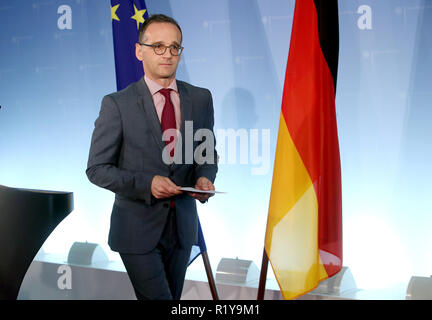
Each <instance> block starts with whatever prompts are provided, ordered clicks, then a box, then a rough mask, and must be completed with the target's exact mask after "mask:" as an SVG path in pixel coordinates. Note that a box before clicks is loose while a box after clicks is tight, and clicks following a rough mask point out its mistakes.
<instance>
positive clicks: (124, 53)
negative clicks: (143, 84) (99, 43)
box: [111, 0, 148, 90]
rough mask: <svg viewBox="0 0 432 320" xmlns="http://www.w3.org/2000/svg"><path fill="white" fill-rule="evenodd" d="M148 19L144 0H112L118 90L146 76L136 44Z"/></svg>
mask: <svg viewBox="0 0 432 320" xmlns="http://www.w3.org/2000/svg"><path fill="white" fill-rule="evenodd" d="M147 18H148V12H147V7H146V5H145V2H144V0H111V21H112V29H113V40H114V58H115V69H116V80H117V90H121V89H123V88H126V87H127V86H128V85H129V84H131V83H132V82H135V81H138V80H139V79H140V78H141V77H142V76H143V75H144V71H143V67H142V63H141V61H139V60H138V59H137V58H136V56H135V44H136V43H137V42H138V33H139V27H140V26H141V24H142V23H143V22H144V20H145V19H147Z"/></svg>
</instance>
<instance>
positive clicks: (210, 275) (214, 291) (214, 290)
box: [201, 251, 219, 300]
mask: <svg viewBox="0 0 432 320" xmlns="http://www.w3.org/2000/svg"><path fill="white" fill-rule="evenodd" d="M201 256H202V258H203V262H204V267H205V271H206V273H207V279H208V283H209V286H210V292H211V295H212V297H213V300H219V295H218V292H217V288H216V283H215V280H214V278H213V272H212V269H211V266H210V260H209V258H208V254H207V251H204V252H203V253H201Z"/></svg>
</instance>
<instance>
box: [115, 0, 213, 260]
mask: <svg viewBox="0 0 432 320" xmlns="http://www.w3.org/2000/svg"><path fill="white" fill-rule="evenodd" d="M148 17H149V14H148V11H147V7H146V5H145V2H144V0H111V22H112V30H113V41H114V58H115V70H116V81H117V90H122V89H124V88H126V87H127V86H128V85H129V84H131V83H133V82H136V81H138V80H139V79H141V78H142V77H143V75H144V70H143V66H142V63H141V61H139V60H138V59H137V58H136V56H135V44H136V43H137V42H138V34H139V28H140V26H141V24H142V23H143V22H144V21H145V19H147V18H148ZM206 251H207V248H206V245H205V241H204V235H203V233H202V229H201V224H200V222H199V220H198V242H197V244H196V245H194V246H193V247H192V251H191V256H190V258H189V264H191V263H192V262H193V261H194V260H195V259H196V258H197V257H198V256H199V255H200V254H201V253H203V252H206Z"/></svg>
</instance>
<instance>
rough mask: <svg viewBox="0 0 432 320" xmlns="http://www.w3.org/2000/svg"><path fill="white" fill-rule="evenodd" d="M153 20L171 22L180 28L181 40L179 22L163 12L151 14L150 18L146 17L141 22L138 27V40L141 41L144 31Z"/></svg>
mask: <svg viewBox="0 0 432 320" xmlns="http://www.w3.org/2000/svg"><path fill="white" fill-rule="evenodd" d="M153 22H165V23H171V24H173V25H175V26H176V27H177V28H178V29H179V30H180V35H181V40H183V33H182V30H181V28H180V26H179V24H178V23H177V21H175V20H174V19H173V18H171V17H168V16H166V15H164V14H153V15H151V16H150V18H148V19H146V20H145V21H144V22H143V24H142V25H141V27H140V29H139V35H138V41H141V39H142V38H143V36H144V33H145V31H146V30H147V28H148V26H149V25H150V24H151V23H153Z"/></svg>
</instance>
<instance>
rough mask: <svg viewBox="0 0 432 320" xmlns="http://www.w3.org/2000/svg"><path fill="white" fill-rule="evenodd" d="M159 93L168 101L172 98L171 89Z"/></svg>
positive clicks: (161, 90)
mask: <svg viewBox="0 0 432 320" xmlns="http://www.w3.org/2000/svg"><path fill="white" fill-rule="evenodd" d="M159 92H160V93H161V94H162V95H163V96H164V97H165V99H168V98H169V97H170V92H171V89H166V88H165V89H160V90H159Z"/></svg>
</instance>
